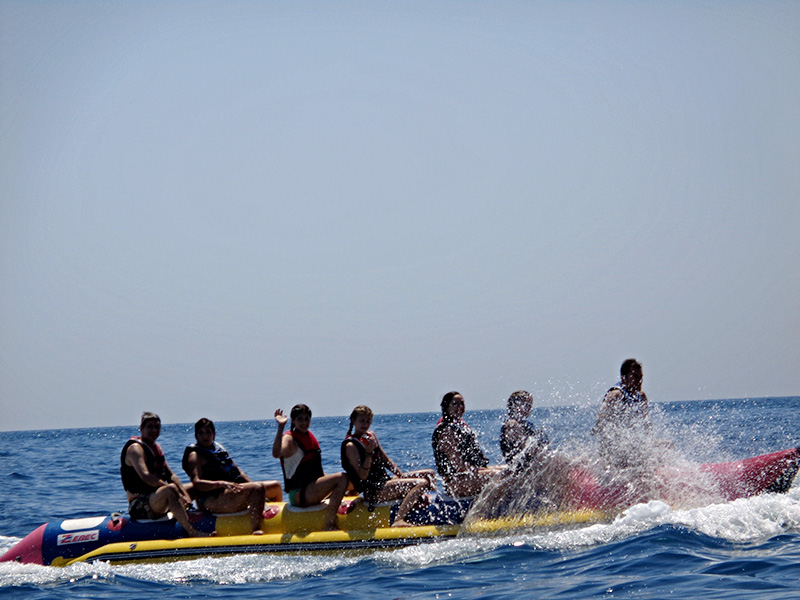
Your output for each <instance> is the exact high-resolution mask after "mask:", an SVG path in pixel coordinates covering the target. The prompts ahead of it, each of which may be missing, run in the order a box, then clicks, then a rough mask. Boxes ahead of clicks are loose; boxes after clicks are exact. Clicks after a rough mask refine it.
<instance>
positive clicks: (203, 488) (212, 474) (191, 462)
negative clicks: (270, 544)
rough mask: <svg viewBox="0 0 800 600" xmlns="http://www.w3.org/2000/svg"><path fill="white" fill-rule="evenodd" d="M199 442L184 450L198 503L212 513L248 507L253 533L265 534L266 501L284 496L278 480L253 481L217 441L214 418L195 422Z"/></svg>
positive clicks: (185, 468)
mask: <svg viewBox="0 0 800 600" xmlns="http://www.w3.org/2000/svg"><path fill="white" fill-rule="evenodd" d="M194 437H195V440H197V443H196V444H190V445H189V446H187V447H186V450H184V452H183V470H184V471H186V474H187V475H188V476H189V478H190V479H191V480H192V489H191V493H192V496H194V498H195V501H196V502H197V507H198V508H200V509H202V510H207V511H210V512H212V513H217V514H226V513H235V512H239V511H242V510H247V511H248V512H249V513H250V525H251V527H252V528H253V530H252V531H253V535H261V534H263V533H264V532H263V531H261V519H262V518H263V513H264V503H265V502H266V500H269V501H270V502H280V501H281V500H283V493H282V492H281V484H280V482H278V481H253V480H252V479H250V478H249V477H248V476H247V474H246V473H244V471H242V470H241V469H239V467H238V466H237V464H236V463H235V462H234V460H233V458H231V456H230V454H228V451H227V450H225V448H223V447H222V445H220V444H218V443H217V441H216V437H217V431H216V428H215V427H214V422H213V421H211V419H205V418H203V419H200V420H199V421H197V423H195V424H194Z"/></svg>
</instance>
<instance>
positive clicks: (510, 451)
mask: <svg viewBox="0 0 800 600" xmlns="http://www.w3.org/2000/svg"><path fill="white" fill-rule="evenodd" d="M532 407H533V396H532V395H531V393H530V392H526V391H524V390H518V391H516V392H514V393H513V394H511V395H510V396H509V397H508V403H507V414H506V420H505V422H504V423H503V426H502V427H501V428H500V450H501V451H502V452H503V456H504V457H505V460H506V464H508V465H513V466H514V468H515V469H518V470H519V469H522V468H524V467H526V466H527V465H529V464H530V463H532V462H534V461H537V460H538V459H539V458H540V456H541V453H542V451H543V450H544V449H545V448H547V445H548V444H549V443H550V440H549V439H548V437H547V433H546V432H545V431H544V429H542V428H541V427H536V426H534V425H533V424H532V423H531V422H530V421H529V420H528V417H529V416H530V414H531V408H532Z"/></svg>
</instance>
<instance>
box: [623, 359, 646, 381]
mask: <svg viewBox="0 0 800 600" xmlns="http://www.w3.org/2000/svg"><path fill="white" fill-rule="evenodd" d="M636 367H639V369H641V368H642V365H641V364H640V363H639V361H638V360H636V359H635V358H626V359H625V360H624V361H623V362H622V366H621V367H620V368H619V374H620V376H622V377H624V376H625V375H627V374H629V373H630V372H631V371H633V369H634V368H636Z"/></svg>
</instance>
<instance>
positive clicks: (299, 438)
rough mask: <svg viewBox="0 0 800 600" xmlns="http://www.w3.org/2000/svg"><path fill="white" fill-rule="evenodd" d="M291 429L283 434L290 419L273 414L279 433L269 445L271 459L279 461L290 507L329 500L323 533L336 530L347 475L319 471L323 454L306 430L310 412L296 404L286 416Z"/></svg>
mask: <svg viewBox="0 0 800 600" xmlns="http://www.w3.org/2000/svg"><path fill="white" fill-rule="evenodd" d="M289 416H290V417H291V421H292V423H291V427H290V429H289V431H287V432H285V433H284V431H283V430H284V428H285V427H286V423H287V422H288V421H289V419H287V418H286V416H285V415H284V414H283V411H282V410H281V409H278V410H276V411H275V421H277V423H278V431H277V433H276V434H275V441H274V442H273V444H272V456H274V457H275V458H279V459H280V460H281V468H282V469H283V478H284V489H285V490H286V493H287V494H288V495H289V502H290V503H291V504H292V505H293V506H311V505H314V504H319V503H320V502H322V501H323V500H325V498H328V510H327V512H326V514H325V526H324V529H325V531H330V530H333V529H339V524H338V511H339V505H340V504H341V503H342V498H343V497H344V494H345V492H346V491H347V475H346V474H345V473H335V474H331V475H326V474H325V472H324V471H323V470H322V453H321V452H320V448H319V442H317V438H315V437H314V434H313V433H311V432H310V431H309V430H308V427H309V425H310V424H311V409H310V408H308V406H306V405H305V404H297V405H295V406H293V407H292V410H291V412H290V413H289Z"/></svg>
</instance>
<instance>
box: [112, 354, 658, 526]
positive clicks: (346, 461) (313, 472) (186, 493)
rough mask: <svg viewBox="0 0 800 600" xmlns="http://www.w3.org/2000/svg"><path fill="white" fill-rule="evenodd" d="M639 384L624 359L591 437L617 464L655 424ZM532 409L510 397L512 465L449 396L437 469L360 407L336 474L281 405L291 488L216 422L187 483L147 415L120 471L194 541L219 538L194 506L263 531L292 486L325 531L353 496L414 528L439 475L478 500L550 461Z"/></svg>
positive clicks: (451, 488)
mask: <svg viewBox="0 0 800 600" xmlns="http://www.w3.org/2000/svg"><path fill="white" fill-rule="evenodd" d="M641 386H642V367H641V365H640V364H639V362H638V361H636V360H634V359H628V360H626V361H625V362H623V363H622V367H621V369H620V382H619V383H618V384H617V385H616V386H614V387H612V388H611V389H610V390H609V391H608V392H607V393H606V395H605V397H604V398H603V402H602V405H601V407H600V410H599V412H598V417H597V422H596V424H595V426H594V428H593V429H592V434H593V435H594V436H595V437H596V438H597V440H598V444H599V449H600V451H601V454H602V455H603V456H604V457H605V459H606V460H607V461H608V463H609V464H610V465H612V466H616V467H619V468H625V467H627V466H629V461H630V460H631V455H632V454H631V452H629V451H628V450H627V449H625V448H624V447H621V446H620V440H624V439H626V437H627V436H626V435H625V434H626V433H627V432H629V431H631V430H640V431H645V432H646V431H648V430H649V429H650V427H651V424H650V420H649V414H648V413H649V409H648V400H647V396H646V395H645V393H644V392H643V391H642V389H641ZM532 406H533V397H532V396H531V394H530V393H528V392H526V391H522V390H520V391H517V392H514V393H513V394H511V396H509V398H508V402H507V415H506V420H505V422H504V423H503V426H502V429H501V432H500V447H501V450H502V453H503V456H504V458H505V463H506V464H505V465H490V464H489V460H488V459H487V458H486V456H485V454H484V452H483V450H482V449H481V446H480V444H479V443H478V439H477V436H476V434H475V432H474V431H473V430H472V429H471V428H470V426H469V425H468V424H467V423H466V422H465V421H464V419H463V418H462V417H463V415H464V411H465V404H464V397H463V396H462V395H461V394H460V393H458V392H448V393H447V394H445V395H444V397H443V398H442V401H441V409H442V415H441V418H440V419H439V422H438V423H437V425H436V428H435V429H434V431H433V437H432V445H433V455H434V460H435V463H436V471H434V470H432V469H422V470H417V471H408V472H404V471H402V470H401V469H400V468H399V467H398V466H397V464H396V463H395V462H394V461H393V460H392V459H391V458H389V456H388V455H387V454H386V452H385V451H384V450H383V447H382V446H381V443H380V441H379V440H378V437H377V435H376V434H375V432H374V431H372V430H371V429H370V427H371V426H372V418H373V413H372V410H370V408H369V407H367V406H363V405H362V406H357V407H356V408H355V409H353V411H352V413H351V414H350V428H349V430H348V432H347V436H346V437H345V438H344V440H343V441H342V445H341V461H342V468H343V472H339V473H329V474H326V473H325V472H324V471H323V468H322V457H321V451H320V445H319V442H318V441H317V439H316V437H314V434H313V433H311V431H310V430H309V426H310V424H311V409H310V408H309V407H308V406H306V405H305V404H297V405H296V406H294V407H293V408H292V409H291V411H290V413H289V416H288V417H287V416H286V415H284V413H283V411H282V410H281V409H278V410H276V411H275V421H276V423H277V432H276V434H275V441H274V442H273V445H272V455H273V456H274V457H275V458H276V459H280V462H281V468H282V470H283V477H284V484H283V486H281V484H280V482H278V481H252V480H251V479H250V478H249V477H248V476H247V475H246V474H245V473H244V471H242V470H241V469H240V468H239V467H238V466H237V465H236V462H235V461H234V460H233V458H231V456H230V454H229V453H228V452H227V451H226V450H225V448H224V447H223V446H222V445H220V444H219V443H218V442H217V441H216V439H215V438H216V430H215V428H214V423H213V422H212V421H210V420H209V419H205V418H203V419H200V420H199V421H197V423H195V440H196V441H195V443H193V444H190V445H189V446H187V447H186V449H185V451H184V455H183V460H182V467H183V469H184V471H185V472H186V474H187V475H188V477H189V479H190V483H189V484H187V485H184V484H183V483H182V482H181V480H180V478H179V477H178V476H177V475H176V474H175V473H174V472H173V471H172V469H170V467H169V464H168V463H167V460H166V458H165V456H164V452H163V451H162V450H161V447H160V446H159V444H158V443H157V442H156V440H157V439H158V437H159V435H160V433H161V419H160V418H159V417H158V415H157V414H155V413H152V412H145V413H143V414H142V417H141V422H140V427H139V430H140V435H139V436H135V437H132V438H131V439H129V440H128V441H127V442H126V443H125V446H124V447H123V449H122V453H121V456H120V475H121V478H122V484H123V487H124V488H125V491H126V493H127V497H128V503H129V506H128V511H129V513H130V516H131V518H132V519H138V520H143V519H158V518H160V517H162V516H163V515H165V514H167V513H168V512H171V513H172V514H173V516H174V517H175V518H176V519H177V521H178V522H179V523H180V525H181V526H182V527H183V528H184V529H185V530H186V531H187V533H188V534H189V535H190V536H192V537H202V536H208V535H214V534H213V533H205V532H202V531H199V530H198V529H196V528H195V527H194V526H193V525H192V523H191V522H190V520H189V516H188V513H187V508H188V507H189V506H190V505H191V504H192V502H196V504H197V507H198V508H199V509H201V510H206V511H210V512H213V513H217V514H226V513H235V512H240V511H245V510H246V511H248V513H249V515H250V522H251V527H252V532H253V534H254V535H260V534H262V533H263V532H262V530H261V522H262V514H263V511H264V507H265V503H266V502H267V501H269V502H280V501H281V500H282V499H283V491H284V490H285V492H286V494H287V496H288V501H289V503H290V504H291V505H293V506H299V507H307V506H313V505H316V504H319V503H321V502H323V501H324V500H327V503H328V506H327V509H326V516H325V525H324V529H326V530H333V529H338V525H337V518H338V510H339V506H340V504H341V502H342V500H343V498H344V497H345V495H347V494H354V495H356V494H359V495H361V497H362V498H363V501H364V502H365V503H367V504H368V505H369V507H370V508H372V507H374V506H375V505H376V504H377V503H382V502H391V501H399V502H400V505H399V507H398V510H397V513H396V517H395V520H394V522H393V523H392V526H393V527H406V526H409V525H410V523H409V522H408V521H407V520H406V518H407V516H408V514H409V512H410V511H411V510H412V509H414V508H417V507H421V506H424V504H425V503H426V501H427V500H426V498H427V492H429V491H431V490H433V489H435V486H436V475H437V474H438V475H439V477H441V479H442V482H443V484H444V489H445V491H446V492H447V494H449V495H450V496H452V497H456V498H462V497H473V496H475V495H477V494H479V493H480V492H481V490H482V489H483V488H484V487H485V486H486V485H487V484H488V483H489V482H491V481H497V480H501V479H503V478H504V477H506V476H508V475H509V474H512V473H514V472H518V471H519V470H521V469H522V468H525V469H528V470H530V468H531V465H537V464H542V461H544V460H546V456H548V454H549V453H548V452H546V449H547V448H548V444H549V441H548V437H547V434H546V432H545V431H544V430H543V429H541V428H539V427H536V426H535V425H533V424H532V423H531V422H530V421H529V420H528V417H529V415H530V412H531V408H532ZM287 424H289V430H288V431H286V430H285V429H286V425H287Z"/></svg>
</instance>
